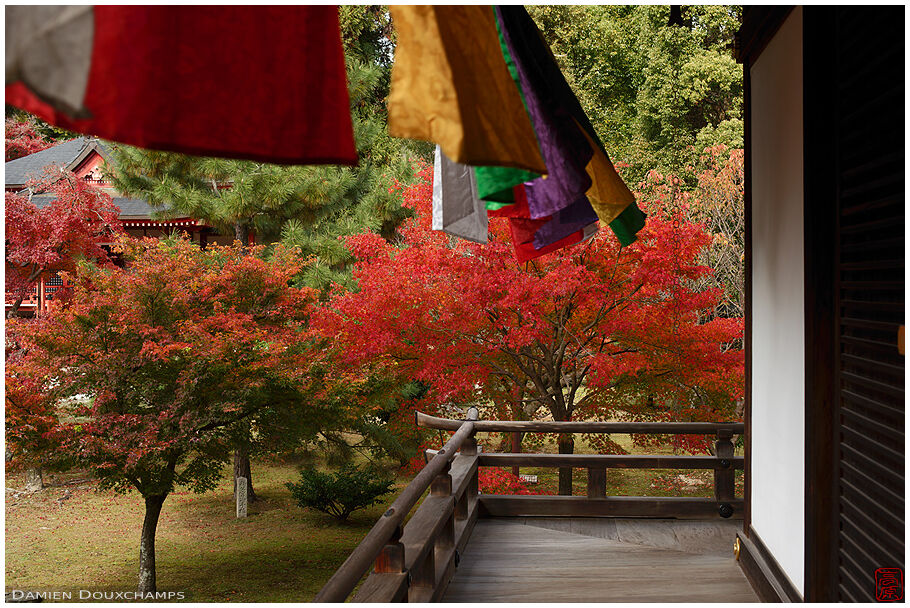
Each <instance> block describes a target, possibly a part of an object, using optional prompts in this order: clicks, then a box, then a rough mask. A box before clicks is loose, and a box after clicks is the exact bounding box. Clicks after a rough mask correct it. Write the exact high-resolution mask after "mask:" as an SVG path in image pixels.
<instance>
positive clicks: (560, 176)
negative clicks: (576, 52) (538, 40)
mask: <svg viewBox="0 0 910 608" xmlns="http://www.w3.org/2000/svg"><path fill="white" fill-rule="evenodd" d="M503 8H504V7H501V6H497V7H496V14H497V19H498V23H499V24H500V26H501V27H500V30H501V33H502V38H503V47H504V50H505V52H506V53H508V55H509V57H510V58H511V61H512V62H513V63H514V66H515V72H516V80H517V85H518V86H519V87H520V90H521V91H522V94H523V96H524V100H525V103H526V105H527V107H528V113H529V114H530V115H531V122H532V124H533V125H534V130H535V132H536V134H537V139H538V141H539V142H540V150H541V153H542V154H543V158H544V161H545V162H546V163H547V176H546V179H535V180H531V181H528V182H527V183H526V184H525V189H526V191H527V196H528V209H529V210H530V214H531V217H532V218H540V217H544V216H548V215H552V214H554V213H557V212H558V211H559V210H560V209H563V208H564V207H567V206H568V205H571V204H573V203H575V202H576V201H577V200H578V199H579V198H580V197H582V196H583V195H584V194H585V192H586V191H587V190H588V188H590V187H591V177H590V176H589V175H588V173H587V171H586V170H585V167H586V165H587V164H588V161H589V160H590V159H591V156H592V154H593V151H592V149H591V145H590V144H589V143H588V140H587V139H586V138H585V136H584V135H583V134H582V133H581V129H580V128H579V126H578V123H577V122H575V120H574V119H573V118H572V115H571V114H569V112H568V111H566V109H564V108H563V106H562V104H561V103H560V100H559V99H558V98H557V97H555V96H554V95H553V92H552V88H553V85H552V84H551V83H550V82H548V79H547V72H546V70H545V69H544V68H543V67H542V66H541V64H545V63H546V62H547V61H552V59H551V57H550V55H549V53H547V54H545V55H537V56H535V55H533V54H532V53H531V52H529V51H533V50H534V49H527V48H521V47H518V46H516V44H515V42H514V41H513V38H512V35H511V32H510V31H509V27H508V26H509V22H508V21H504V20H503V18H502V11H503ZM513 27H514V26H513ZM537 50H538V52H541V51H542V50H543V49H537Z"/></svg>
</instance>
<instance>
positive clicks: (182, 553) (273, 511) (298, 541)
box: [6, 462, 407, 602]
mask: <svg viewBox="0 0 910 608" xmlns="http://www.w3.org/2000/svg"><path fill="white" fill-rule="evenodd" d="M297 477H298V476H297V471H296V467H295V466H294V465H292V464H282V463H261V462H254V463H253V486H254V488H255V490H256V492H257V494H258V495H259V496H260V497H261V499H262V500H260V501H258V502H256V503H254V504H253V505H251V506H250V511H249V512H250V516H249V517H248V518H247V519H245V520H238V519H236V518H235V517H234V504H233V498H232V483H231V480H230V478H229V477H227V472H226V476H225V479H224V480H222V482H221V484H220V485H219V487H218V488H217V490H215V491H213V492H209V493H206V494H192V493H185V492H178V493H176V494H171V495H170V496H169V497H168V499H167V501H166V502H165V503H164V509H163V510H162V513H161V520H160V522H159V524H158V536H157V540H156V549H157V571H158V590H159V591H184V592H186V600H188V601H198V602H225V601H247V602H249V601H257V602H263V601H276V602H281V601H285V602H287V601H297V602H300V601H310V600H312V599H313V597H314V596H315V595H316V593H317V592H318V591H319V589H320V588H321V587H322V585H323V584H324V583H325V581H326V580H328V578H329V577H330V576H331V575H332V573H333V572H334V571H335V569H336V568H337V567H338V566H339V565H340V564H341V563H342V562H343V561H344V560H345V558H346V557H347V555H348V553H349V552H350V551H351V550H352V549H353V548H354V547H355V546H357V543H359V542H360V540H361V539H362V538H363V536H364V535H365V534H366V533H367V532H368V531H369V529H370V527H371V526H372V525H373V523H374V522H375V520H376V519H377V518H378V517H379V516H380V515H381V514H382V512H383V511H384V510H385V509H386V508H387V507H386V505H387V504H388V503H390V502H392V500H394V496H395V494H397V490H400V488H402V487H404V485H406V483H407V480H401V482H400V483H399V484H398V488H397V490H396V492H395V493H394V494H390V495H389V496H388V497H387V499H386V501H384V502H383V504H378V505H375V506H374V507H371V508H369V509H366V510H364V511H358V512H356V513H354V514H353V515H351V517H350V522H349V523H348V524H340V523H338V522H336V521H335V520H334V519H332V518H330V517H329V516H328V515H323V514H322V513H319V512H315V511H309V510H304V509H301V508H299V507H297V506H296V505H295V504H294V503H293V501H292V499H291V495H290V493H289V491H288V490H287V489H286V488H285V487H284V484H285V483H286V482H288V481H297ZM47 480H48V479H47V476H45V481H47ZM63 484H66V485H63ZM6 485H7V488H22V487H24V485H25V482H24V478H23V477H17V476H15V475H13V476H8V477H7V479H6ZM6 495H7V496H6V590H7V591H10V590H12V589H21V590H33V591H34V590H39V591H50V590H61V591H62V590H67V591H78V590H80V589H87V590H92V591H125V590H129V591H132V590H135V588H136V583H137V576H138V568H139V566H138V560H139V531H140V529H141V526H142V517H143V509H144V504H143V502H142V500H141V498H140V497H139V495H138V494H136V493H135V492H133V493H130V494H126V495H117V494H114V493H112V492H97V491H96V490H95V489H94V484H93V483H92V482H90V481H88V480H85V479H84V478H82V479H80V476H73V475H66V476H59V479H58V481H57V483H56V485H52V486H51V487H48V488H47V489H45V490H44V491H41V492H37V493H35V494H21V495H19V496H18V497H14V495H13V494H12V493H11V492H9V491H8V492H7V493H6ZM67 495H68V498H65V499H64V496H67ZM77 596H78V593H73V599H74V600H75V599H77Z"/></svg>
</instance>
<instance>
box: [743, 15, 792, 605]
mask: <svg viewBox="0 0 910 608" xmlns="http://www.w3.org/2000/svg"><path fill="white" fill-rule="evenodd" d="M802 63H803V59H802V9H801V8H799V7H797V8H796V9H794V11H793V12H792V13H791V14H790V16H789V17H788V18H787V21H786V22H784V24H783V25H782V26H781V28H780V30H778V32H777V34H776V35H775V37H774V38H773V39H772V40H771V42H770V43H769V44H768V46H767V47H766V48H765V50H764V51H763V52H762V54H761V55H760V56H759V58H758V60H757V61H756V62H755V63H754V65H753V66H752V69H751V79H752V105H751V111H752V123H751V136H752V262H753V267H752V286H753V292H752V293H753V300H752V527H753V528H754V529H755V531H756V532H757V533H758V535H759V536H760V537H761V539H762V540H763V541H764V543H765V545H766V546H767V547H768V549H769V550H770V551H771V553H773V554H774V556H775V558H776V559H777V561H778V562H779V563H780V565H781V567H782V568H783V569H784V571H785V572H786V573H787V575H788V576H789V577H790V580H791V581H792V582H793V584H794V585H795V586H796V588H797V589H800V590H803V588H804V587H803V556H804V550H805V547H804V525H803V517H804V507H805V505H804V502H805V501H804V487H805V478H804V457H803V450H804V446H805V439H804V427H805V423H804V421H805V418H804V416H805V390H804V383H805V374H804V358H803V351H804V343H803V331H804V326H803V93H802V91H803V89H802V80H803V79H802Z"/></svg>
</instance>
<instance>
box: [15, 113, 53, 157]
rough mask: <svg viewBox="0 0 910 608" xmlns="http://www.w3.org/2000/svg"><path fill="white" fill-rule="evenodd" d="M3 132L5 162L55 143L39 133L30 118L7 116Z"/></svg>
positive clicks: (44, 148)
mask: <svg viewBox="0 0 910 608" xmlns="http://www.w3.org/2000/svg"><path fill="white" fill-rule="evenodd" d="M5 133H6V140H5V143H6V160H7V162H8V161H11V160H15V159H17V158H21V157H23V156H28V155H29V154H34V153H35V152H40V151H41V150H46V149H48V148H50V147H51V146H53V145H55V144H56V143H57V142H55V141H52V140H50V139H47V138H45V137H44V136H43V135H41V133H39V132H38V128H37V126H36V125H35V121H34V119H32V118H25V119H16V118H7V119H6V129H5Z"/></svg>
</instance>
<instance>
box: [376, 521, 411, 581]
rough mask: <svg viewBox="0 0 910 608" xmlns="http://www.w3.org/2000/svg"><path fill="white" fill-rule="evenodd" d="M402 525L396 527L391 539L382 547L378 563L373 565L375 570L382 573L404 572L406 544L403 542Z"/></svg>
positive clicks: (377, 558)
mask: <svg viewBox="0 0 910 608" xmlns="http://www.w3.org/2000/svg"><path fill="white" fill-rule="evenodd" d="M401 533H402V530H401V526H398V527H397V528H395V531H394V532H393V533H392V536H391V537H389V541H388V542H387V543H386V544H385V546H384V547H383V548H382V551H381V552H380V553H379V555H378V556H376V563H375V565H374V566H373V570H374V571H375V572H380V573H383V572H385V573H389V572H391V573H398V572H404V571H405V567H404V545H403V544H402V543H401Z"/></svg>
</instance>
